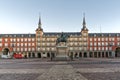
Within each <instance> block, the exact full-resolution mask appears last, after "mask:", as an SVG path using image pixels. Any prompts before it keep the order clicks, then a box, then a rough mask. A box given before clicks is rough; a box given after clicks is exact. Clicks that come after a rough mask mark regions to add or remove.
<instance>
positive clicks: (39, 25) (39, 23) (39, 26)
mask: <svg viewBox="0 0 120 80" xmlns="http://www.w3.org/2000/svg"><path fill="white" fill-rule="evenodd" d="M41 25H42V24H41V17H40V16H39V22H38V28H41Z"/></svg>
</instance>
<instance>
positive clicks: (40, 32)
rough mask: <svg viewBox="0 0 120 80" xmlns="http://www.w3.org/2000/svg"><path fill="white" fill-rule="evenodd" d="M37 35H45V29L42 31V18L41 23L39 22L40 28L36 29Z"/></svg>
mask: <svg viewBox="0 0 120 80" xmlns="http://www.w3.org/2000/svg"><path fill="white" fill-rule="evenodd" d="M36 35H40V36H42V35H43V29H42V23H41V17H40V16H39V21H38V28H37V29H36Z"/></svg>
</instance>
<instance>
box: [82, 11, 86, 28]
mask: <svg viewBox="0 0 120 80" xmlns="http://www.w3.org/2000/svg"><path fill="white" fill-rule="evenodd" d="M83 28H86V22H85V13H84V14H83Z"/></svg>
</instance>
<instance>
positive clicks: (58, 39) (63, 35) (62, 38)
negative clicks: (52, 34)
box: [56, 32, 70, 44]
mask: <svg viewBox="0 0 120 80" xmlns="http://www.w3.org/2000/svg"><path fill="white" fill-rule="evenodd" d="M69 37H70V36H69V35H66V34H64V33H63V32H62V34H61V36H60V37H59V38H57V41H56V44H58V43H60V42H67V39H68V38H69Z"/></svg>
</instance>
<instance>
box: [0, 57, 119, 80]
mask: <svg viewBox="0 0 120 80" xmlns="http://www.w3.org/2000/svg"><path fill="white" fill-rule="evenodd" d="M119 74H120V58H80V59H74V60H73V61H69V60H68V61H51V60H50V59H46V58H41V59H39V58H38V59H0V80H119V79H120V76H119Z"/></svg>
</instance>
